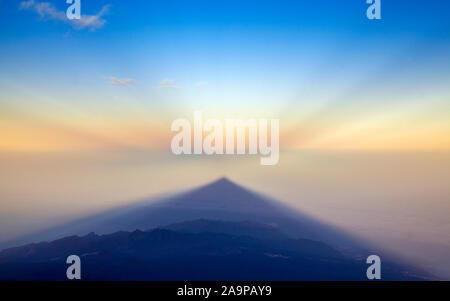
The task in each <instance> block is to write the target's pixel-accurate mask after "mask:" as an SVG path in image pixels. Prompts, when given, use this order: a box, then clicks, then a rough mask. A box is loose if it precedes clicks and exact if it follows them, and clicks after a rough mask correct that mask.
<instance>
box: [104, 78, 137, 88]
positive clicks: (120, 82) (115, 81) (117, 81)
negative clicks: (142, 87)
mask: <svg viewBox="0 0 450 301" xmlns="http://www.w3.org/2000/svg"><path fill="white" fill-rule="evenodd" d="M108 81H109V83H110V84H111V85H113V86H123V87H127V86H129V85H130V84H134V83H135V82H136V81H135V80H134V79H132V78H122V79H121V78H117V77H114V76H110V77H108Z"/></svg>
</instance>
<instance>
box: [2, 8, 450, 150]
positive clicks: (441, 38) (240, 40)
mask: <svg viewBox="0 0 450 301" xmlns="http://www.w3.org/2000/svg"><path fill="white" fill-rule="evenodd" d="M81 3H82V8H81V14H82V18H81V20H80V21H77V20H74V21H69V20H68V19H66V18H65V16H64V13H65V10H66V9H67V7H68V5H67V4H66V3H65V1H59V0H58V1H56V0H55V1H50V2H48V1H38V0H35V1H0V16H1V18H0V28H1V34H0V65H1V66H2V67H1V69H0V122H1V124H2V128H3V129H7V130H4V131H2V132H1V133H0V150H4V151H68V150H74V149H75V150H76V149H82V150H85V149H88V150H90V149H124V148H125V149H127V148H130V149H166V148H167V147H168V145H169V144H170V139H171V137H172V136H173V135H172V134H171V132H170V124H171V122H172V121H173V120H174V119H176V118H180V117H184V118H188V119H190V120H192V118H193V112H194V111H195V110H200V111H202V112H203V113H204V117H205V118H217V119H224V118H232V119H238V118H242V119H249V118H279V119H280V122H281V125H280V135H281V138H280V144H281V147H282V148H283V149H304V148H312V149H368V150H374V149H377V150H385V149H388V150H392V149H401V150H408V149H415V150H416V149H427V150H435V149H440V150H442V149H449V148H450V138H449V137H450V135H449V134H450V121H449V119H448V118H447V116H448V113H449V112H450V100H449V89H448V87H449V80H450V68H449V67H450V56H449V55H448V53H449V50H450V29H449V28H450V18H449V14H450V13H449V12H450V4H448V3H447V2H446V1H427V2H423V1H387V0H385V1H383V2H382V20H368V19H367V18H366V9H367V7H368V5H367V4H366V3H365V1H359V0H352V1H334V0H333V1H321V2H320V3H316V2H315V1H133V2H132V3H129V2H128V1H114V0H113V1H107V0H98V1H97V0H96V1H92V0H84V1H82V2H81Z"/></svg>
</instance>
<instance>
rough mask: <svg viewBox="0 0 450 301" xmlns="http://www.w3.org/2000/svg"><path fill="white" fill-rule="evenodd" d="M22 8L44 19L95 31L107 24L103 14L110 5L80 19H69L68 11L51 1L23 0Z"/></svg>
mask: <svg viewBox="0 0 450 301" xmlns="http://www.w3.org/2000/svg"><path fill="white" fill-rule="evenodd" d="M19 8H20V9H23V10H30V11H34V12H36V13H37V14H38V15H39V16H40V17H41V18H42V19H43V20H56V21H59V22H63V23H66V24H70V25H71V26H72V27H73V28H74V29H76V30H81V29H89V30H90V31H94V30H96V29H99V28H101V27H103V25H105V23H106V20H105V19H104V18H103V15H104V14H106V13H107V12H108V9H109V5H104V6H103V7H102V9H101V10H100V11H99V12H98V13H97V14H95V15H83V14H82V15H81V18H80V19H79V20H77V19H73V20H69V19H68V18H67V16H66V12H65V11H62V10H58V9H57V8H56V7H54V6H53V5H52V4H51V3H50V2H39V1H35V0H28V1H23V2H21V3H20V6H19Z"/></svg>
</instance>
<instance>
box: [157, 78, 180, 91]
mask: <svg viewBox="0 0 450 301" xmlns="http://www.w3.org/2000/svg"><path fill="white" fill-rule="evenodd" d="M156 88H158V89H162V90H164V89H178V88H180V86H178V85H176V84H175V80H174V79H163V80H162V81H160V82H159V84H158V85H157V86H156Z"/></svg>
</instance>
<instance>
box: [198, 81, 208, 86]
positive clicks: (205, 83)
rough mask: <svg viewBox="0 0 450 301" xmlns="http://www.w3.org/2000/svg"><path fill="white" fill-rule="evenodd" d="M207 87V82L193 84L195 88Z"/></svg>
mask: <svg viewBox="0 0 450 301" xmlns="http://www.w3.org/2000/svg"><path fill="white" fill-rule="evenodd" d="M207 85H208V82H205V81H199V82H196V83H195V86H197V87H204V86H207Z"/></svg>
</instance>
